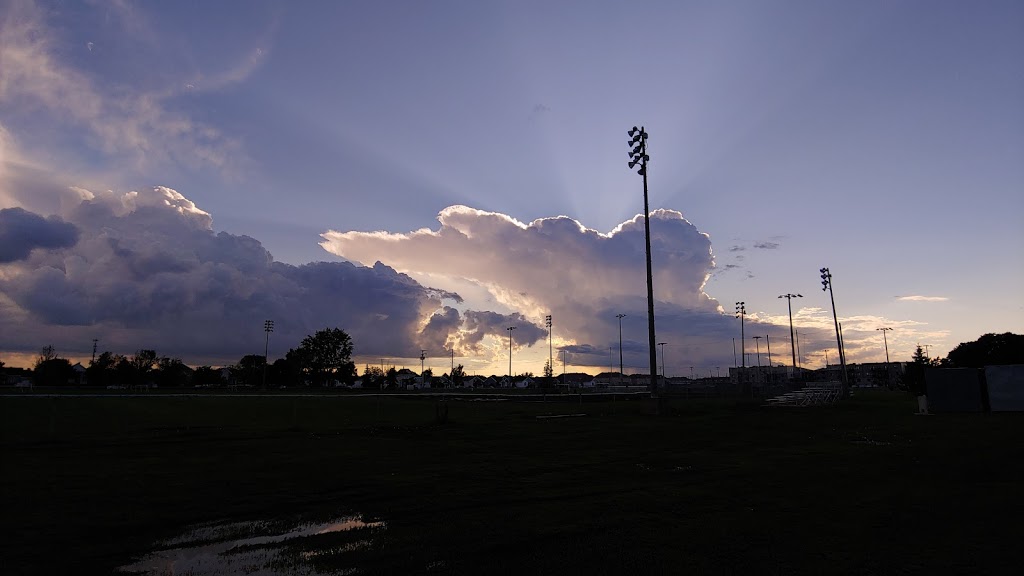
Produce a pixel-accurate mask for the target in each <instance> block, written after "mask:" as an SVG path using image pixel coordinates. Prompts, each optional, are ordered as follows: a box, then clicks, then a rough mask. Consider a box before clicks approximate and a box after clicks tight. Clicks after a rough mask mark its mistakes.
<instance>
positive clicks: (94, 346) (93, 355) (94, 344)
mask: <svg viewBox="0 0 1024 576" xmlns="http://www.w3.org/2000/svg"><path fill="white" fill-rule="evenodd" d="M97 342H99V338H93V339H92V362H90V363H89V364H90V365H91V364H95V363H96V343H97Z"/></svg>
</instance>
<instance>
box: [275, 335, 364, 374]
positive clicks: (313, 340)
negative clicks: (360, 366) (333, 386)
mask: <svg viewBox="0 0 1024 576" xmlns="http://www.w3.org/2000/svg"><path fill="white" fill-rule="evenodd" d="M289 352H290V351H289ZM295 352H296V357H297V359H298V360H299V361H300V366H301V367H302V371H303V372H304V373H306V374H307V375H309V377H310V379H311V380H312V382H313V384H316V385H321V386H323V385H326V384H329V383H330V382H331V381H332V380H340V381H342V382H347V383H351V382H352V381H353V380H354V379H355V375H356V366H355V364H354V363H353V362H352V339H351V338H349V335H348V334H346V333H345V331H344V330H342V329H340V328H325V329H323V330H320V331H318V332H317V333H316V334H313V335H312V336H306V337H305V338H303V339H302V343H301V344H299V348H298V349H297V350H295Z"/></svg>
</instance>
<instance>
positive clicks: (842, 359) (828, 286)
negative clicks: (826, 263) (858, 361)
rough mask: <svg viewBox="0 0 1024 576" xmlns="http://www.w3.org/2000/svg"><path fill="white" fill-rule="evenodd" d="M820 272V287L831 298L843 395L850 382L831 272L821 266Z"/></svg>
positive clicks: (847, 390) (846, 391)
mask: <svg viewBox="0 0 1024 576" xmlns="http://www.w3.org/2000/svg"><path fill="white" fill-rule="evenodd" d="M820 272H821V286H822V288H821V289H822V290H828V295H829V298H830V299H831V300H832V321H833V322H835V325H836V346H837V347H838V348H839V365H840V370H842V382H843V395H844V396H845V395H848V394H849V392H850V384H849V380H848V379H847V377H846V355H845V354H843V337H842V335H841V334H840V333H839V316H837V315H836V297H835V294H833V292H832V272H830V271H829V269H828V268H822V269H821V270H820Z"/></svg>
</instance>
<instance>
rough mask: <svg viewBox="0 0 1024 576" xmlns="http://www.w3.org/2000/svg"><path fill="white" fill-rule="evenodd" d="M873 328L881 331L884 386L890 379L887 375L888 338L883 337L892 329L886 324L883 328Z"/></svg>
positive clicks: (887, 384)
mask: <svg viewBox="0 0 1024 576" xmlns="http://www.w3.org/2000/svg"><path fill="white" fill-rule="evenodd" d="M875 330H880V331H881V332H882V342H883V343H884V344H885V385H886V387H888V386H889V379H890V376H889V340H888V338H886V337H885V333H886V332H890V331H892V328H889V327H888V326H886V327H885V328H875Z"/></svg>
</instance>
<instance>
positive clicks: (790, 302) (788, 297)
mask: <svg viewBox="0 0 1024 576" xmlns="http://www.w3.org/2000/svg"><path fill="white" fill-rule="evenodd" d="M779 298H785V299H786V305H787V306H789V347H790V349H791V350H792V352H793V370H794V372H793V375H794V376H795V375H796V372H795V370H796V337H795V336H794V335H793V298H803V296H802V295H801V294H783V295H781V296H779Z"/></svg>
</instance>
